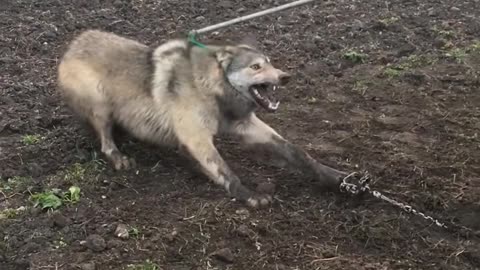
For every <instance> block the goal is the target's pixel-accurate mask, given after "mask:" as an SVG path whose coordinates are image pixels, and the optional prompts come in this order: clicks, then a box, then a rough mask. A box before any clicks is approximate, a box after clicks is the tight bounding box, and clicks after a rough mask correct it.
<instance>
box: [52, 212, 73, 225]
mask: <svg viewBox="0 0 480 270" xmlns="http://www.w3.org/2000/svg"><path fill="white" fill-rule="evenodd" d="M51 219H52V224H53V225H54V226H57V227H59V228H63V227H65V226H68V225H70V224H71V220H70V218H68V217H65V216H64V215H62V214H61V213H58V212H57V213H54V214H53V215H52V217H51Z"/></svg>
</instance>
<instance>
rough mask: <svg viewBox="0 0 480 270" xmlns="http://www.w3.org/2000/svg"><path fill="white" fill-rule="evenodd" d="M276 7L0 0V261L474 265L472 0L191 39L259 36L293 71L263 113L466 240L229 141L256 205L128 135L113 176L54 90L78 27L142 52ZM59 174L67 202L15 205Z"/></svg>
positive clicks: (268, 22)
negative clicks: (124, 40)
mask: <svg viewBox="0 0 480 270" xmlns="http://www.w3.org/2000/svg"><path fill="white" fill-rule="evenodd" d="M285 2H287V1H284V0H282V1H271V0H269V1H254V0H246V1H231V0H219V1H173V0H172V1H170V0H167V1H154V0H143V1H142V0H132V1H121V0H115V1H99V0H94V1H91V0H88V1H87V0H77V1H61V0H12V1H1V3H0V27H1V30H0V71H1V73H0V91H1V92H0V177H1V178H0V188H1V191H2V192H1V193H0V210H1V211H2V212H0V213H3V214H0V269H2V270H14V269H19V270H23V269H84V270H86V269H127V267H129V265H130V269H145V270H146V269H150V270H151V269H155V268H153V267H150V268H148V263H147V260H150V261H151V262H152V263H155V264H156V265H158V268H157V269H182V270H183V269H276V270H280V269H449V270H450V269H462V270H465V269H480V240H479V235H478V231H479V230H480V203H479V201H480V180H479V177H480V144H479V143H480V138H479V133H480V121H479V119H480V110H479V105H480V95H479V90H480V87H479V86H480V81H479V74H480V43H479V41H478V38H479V34H480V19H479V16H480V3H479V2H478V0H469V1H466V0H465V1H439V0H402V1H391V2H389V1H318V2H317V3H316V4H315V5H309V6H305V7H300V8H296V9H294V10H289V11H284V12H281V13H277V14H274V15H271V16H266V17H262V18H259V19H256V20H254V21H250V22H246V23H243V24H239V25H236V26H233V27H229V28H228V29H224V30H221V31H219V32H218V33H211V34H207V35H204V36H202V37H201V40H202V41H204V42H207V41H208V40H222V39H232V40H237V39H241V38H242V37H243V36H245V35H247V34H248V35H254V36H256V37H257V39H258V40H259V43H260V48H261V49H262V50H264V51H265V53H266V54H268V55H269V56H270V57H271V59H272V61H273V62H274V63H275V64H276V65H278V66H279V67H281V68H282V69H285V70H288V71H290V72H291V73H292V74H293V75H294V77H295V79H293V81H292V82H291V83H290V85H289V87H288V88H287V89H285V90H284V91H283V92H282V94H281V96H280V98H281V101H282V104H281V108H280V109H279V111H278V112H277V113H275V114H267V113H263V112H260V116H261V118H263V119H264V120H265V121H267V122H268V123H270V124H271V125H272V126H273V127H274V128H275V129H277V130H278V131H279V132H280V133H281V134H283V135H284V136H285V137H287V138H288V139H290V140H291V141H292V142H294V143H296V144H298V145H301V146H302V147H304V148H305V149H307V150H308V151H309V153H311V155H312V156H314V157H315V158H318V159H319V160H321V161H322V162H325V163H327V164H329V165H332V166H335V167H338V168H341V169H343V170H346V171H357V170H368V171H369V172H370V174H371V175H373V177H374V181H373V183H372V187H373V188H375V189H378V190H381V191H384V192H385V193H386V194H388V195H389V196H391V197H393V198H396V199H398V200H401V201H403V202H406V203H409V204H411V205H412V206H414V207H415V208H417V209H419V210H421V211H424V212H426V213H428V214H431V215H433V216H435V217H437V218H440V219H441V220H444V221H452V222H455V223H456V224H459V225H463V226H467V227H469V228H471V229H472V232H470V233H468V234H460V233H456V232H455V231H446V230H443V229H440V228H438V227H436V226H435V225H433V224H432V223H430V222H428V221H426V220H423V219H421V218H419V217H415V216H412V215H409V214H406V213H404V212H401V211H400V210H399V209H397V208H394V207H392V206H390V205H389V204H386V203H384V202H381V201H379V200H376V199H373V198H369V197H367V198H365V199H363V200H356V199H354V198H351V197H349V196H338V195H334V194H330V193H322V192H319V191H318V190H317V189H316V187H315V183H312V182H310V181H306V180H305V178H304V177H303V176H302V174H301V173H296V172H289V171H287V170H284V169H281V168H275V167H273V166H271V164H264V163H261V162H258V160H256V159H255V158H253V157H252V156H251V155H248V154H249V153H247V152H245V151H243V150H242V149H241V148H240V147H239V146H238V145H237V143H236V142H235V141H230V140H219V141H218V145H219V148H220V149H221V151H222V153H223V155H224V156H225V157H226V159H227V160H228V162H229V163H230V165H231V166H232V168H233V169H234V170H235V171H236V172H237V173H238V174H239V175H240V176H241V178H242V179H243V181H244V182H245V183H246V185H248V186H250V187H252V188H255V187H256V186H257V185H259V184H262V183H265V182H266V181H270V182H273V183H275V185H276V192H275V196H276V200H275V202H274V204H273V205H272V206H271V207H269V208H267V209H261V210H252V209H246V208H245V207H244V206H243V205H242V204H240V203H238V202H234V201H231V200H230V199H229V198H227V197H226V195H225V192H224V191H223V190H222V189H221V188H219V187H217V186H214V185H213V184H211V183H210V182H209V181H208V180H207V179H206V177H204V176H203V175H201V174H199V173H197V172H195V171H192V170H191V169H190V168H191V167H190V165H189V163H187V162H186V161H185V160H184V159H182V158H180V157H179V156H178V154H177V153H176V152H175V151H174V150H166V149H159V148H155V147H152V146H150V145H145V144H143V143H140V142H138V141H136V140H132V139H131V138H128V137H124V138H122V140H121V145H122V150H123V151H124V152H125V153H127V154H129V155H130V156H132V157H134V158H135V159H136V161H137V163H138V171H130V172H114V171H113V170H112V168H111V166H109V165H108V164H104V163H103V162H102V160H101V159H102V156H101V155H100V154H99V143H98V141H97V140H96V138H95V136H93V134H92V133H91V132H89V131H88V129H85V127H84V126H83V125H82V124H81V123H80V122H79V121H78V120H77V119H76V118H75V117H74V116H73V115H72V113H71V112H70V110H69V109H68V108H66V106H65V105H64V104H63V103H62V101H61V100H60V99H59V96H58V94H57V93H56V90H55V88H56V86H55V78H56V65H57V61H58V59H59V57H60V56H61V54H62V53H63V51H64V49H65V46H66V44H68V42H69V41H70V40H71V39H72V38H73V36H75V35H77V34H78V33H80V32H81V31H83V30H85V29H89V28H97V29H103V30H108V31H113V32H115V33H117V34H121V35H124V36H127V37H131V38H135V39H137V40H140V41H142V42H145V43H147V44H149V45H152V46H154V45H158V44H160V43H161V42H163V41H165V40H167V39H169V38H173V37H179V36H183V35H184V34H185V33H186V32H187V31H188V30H190V29H193V28H198V27H201V26H207V25H210V24H213V23H217V22H221V21H224V20H227V19H230V18H234V17H237V16H239V15H244V14H248V13H251V12H253V11H256V10H260V9H264V8H267V7H271V6H274V5H278V4H283V3H285ZM71 185H77V186H79V187H80V188H81V197H80V201H79V202H78V203H76V204H64V205H63V206H61V207H60V208H58V209H57V210H56V211H53V212H52V211H42V210H40V209H39V208H35V207H33V204H32V202H31V201H30V200H29V198H30V194H31V193H32V194H33V193H38V192H42V191H45V190H49V189H52V188H59V189H62V190H66V189H68V188H69V187H70V186H71ZM22 206H24V207H25V209H23V208H21V209H23V210H15V209H18V208H19V207H22ZM12 209H13V210H12ZM8 213H9V214H8ZM119 224H120V227H119V228H118V230H119V231H117V233H119V232H122V231H123V232H125V231H127V232H129V234H130V237H129V238H119V237H117V235H116V234H115V231H116V230H117V227H118V225H119ZM475 232H476V234H475ZM134 266H136V267H137V268H134Z"/></svg>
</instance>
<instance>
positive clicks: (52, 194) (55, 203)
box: [30, 186, 80, 210]
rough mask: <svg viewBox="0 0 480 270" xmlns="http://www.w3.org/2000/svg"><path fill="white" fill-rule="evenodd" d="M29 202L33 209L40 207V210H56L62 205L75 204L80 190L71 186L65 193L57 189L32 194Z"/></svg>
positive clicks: (78, 198) (78, 199)
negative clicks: (31, 203)
mask: <svg viewBox="0 0 480 270" xmlns="http://www.w3.org/2000/svg"><path fill="white" fill-rule="evenodd" d="M30 200H31V201H32V202H33V204H34V207H41V208H42V209H48V210H54V209H58V208H59V207H60V206H62V205H63V204H75V203H77V202H78V201H80V188H79V187H77V186H72V187H70V188H69V189H68V191H67V192H63V193H62V191H61V190H59V189H52V190H48V191H45V192H41V193H36V194H32V195H31V196H30Z"/></svg>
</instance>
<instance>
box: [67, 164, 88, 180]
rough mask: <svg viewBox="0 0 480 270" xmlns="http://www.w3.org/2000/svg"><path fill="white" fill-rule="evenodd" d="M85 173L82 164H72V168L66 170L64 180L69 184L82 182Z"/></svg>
mask: <svg viewBox="0 0 480 270" xmlns="http://www.w3.org/2000/svg"><path fill="white" fill-rule="evenodd" d="M85 172H86V169H85V167H84V166H83V165H82V164H80V163H75V164H73V166H71V167H70V168H68V169H67V172H66V174H65V180H66V181H68V182H70V183H72V182H75V181H80V180H83V178H84V177H85Z"/></svg>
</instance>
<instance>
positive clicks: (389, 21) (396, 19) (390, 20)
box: [378, 16, 400, 26]
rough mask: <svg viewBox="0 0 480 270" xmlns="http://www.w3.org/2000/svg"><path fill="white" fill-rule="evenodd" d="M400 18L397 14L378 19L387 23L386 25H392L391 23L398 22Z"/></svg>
mask: <svg viewBox="0 0 480 270" xmlns="http://www.w3.org/2000/svg"><path fill="white" fill-rule="evenodd" d="M398 20H400V18H398V17H396V16H392V17H388V18H384V19H380V20H378V21H379V22H380V23H381V24H383V25H385V26H390V25H392V24H394V23H396V22H398Z"/></svg>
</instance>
